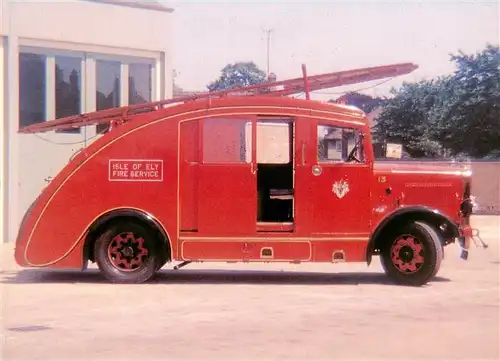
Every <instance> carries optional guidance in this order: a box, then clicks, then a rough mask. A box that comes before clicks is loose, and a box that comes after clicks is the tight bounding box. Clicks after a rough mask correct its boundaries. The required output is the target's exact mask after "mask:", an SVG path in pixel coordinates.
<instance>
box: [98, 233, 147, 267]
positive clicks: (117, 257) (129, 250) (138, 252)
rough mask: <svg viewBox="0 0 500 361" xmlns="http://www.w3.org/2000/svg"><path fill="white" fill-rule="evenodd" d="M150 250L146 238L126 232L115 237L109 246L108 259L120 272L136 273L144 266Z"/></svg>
mask: <svg viewBox="0 0 500 361" xmlns="http://www.w3.org/2000/svg"><path fill="white" fill-rule="evenodd" d="M147 255H148V250H147V249H146V247H145V246H144V238H142V237H138V236H136V235H135V234H134V233H132V232H124V233H120V234H118V235H117V236H116V237H114V238H113V239H112V240H111V242H110V243H109V246H108V257H109V260H110V261H111V263H112V264H113V266H114V267H115V268H117V269H119V270H120V271H134V270H136V269H138V268H139V267H141V266H142V265H143V264H144V261H145V259H146V257H147Z"/></svg>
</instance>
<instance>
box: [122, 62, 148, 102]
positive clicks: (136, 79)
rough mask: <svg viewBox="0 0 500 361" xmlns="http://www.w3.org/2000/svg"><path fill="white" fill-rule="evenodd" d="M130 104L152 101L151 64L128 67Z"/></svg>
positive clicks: (133, 64) (136, 64)
mask: <svg viewBox="0 0 500 361" xmlns="http://www.w3.org/2000/svg"><path fill="white" fill-rule="evenodd" d="M128 73H129V78H128V79H129V80H128V91H129V95H128V103H129V105H133V104H143V103H148V102H150V101H151V99H152V96H151V94H152V82H151V73H152V65H151V64H145V63H144V64H141V63H131V64H129V66H128Z"/></svg>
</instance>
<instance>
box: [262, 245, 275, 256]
mask: <svg viewBox="0 0 500 361" xmlns="http://www.w3.org/2000/svg"><path fill="white" fill-rule="evenodd" d="M260 257H261V258H273V249H272V247H262V248H261V249H260Z"/></svg>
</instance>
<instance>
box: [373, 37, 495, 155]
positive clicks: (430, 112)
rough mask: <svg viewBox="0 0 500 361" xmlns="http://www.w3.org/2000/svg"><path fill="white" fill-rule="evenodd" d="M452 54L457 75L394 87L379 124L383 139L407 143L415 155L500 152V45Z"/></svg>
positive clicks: (377, 135)
mask: <svg viewBox="0 0 500 361" xmlns="http://www.w3.org/2000/svg"><path fill="white" fill-rule="evenodd" d="M450 58H451V59H450V60H451V61H453V62H454V63H455V65H456V71H455V72H454V73H453V74H452V75H450V76H446V77H440V78H437V79H434V80H430V81H421V82H418V83H413V84H403V86H402V87H401V88H400V89H398V90H397V91H396V90H392V94H393V98H391V99H390V100H389V101H388V103H387V105H386V106H385V108H384V110H383V111H382V113H381V114H380V115H379V117H378V118H377V122H376V125H375V127H374V135H375V138H376V139H377V140H378V141H391V142H401V143H403V145H404V148H405V150H406V151H407V152H408V153H409V154H410V155H411V156H412V157H437V156H444V155H451V156H462V155H465V156H471V157H476V158H482V157H487V156H493V155H495V154H499V153H500V51H499V48H498V47H494V46H491V45H488V46H487V47H486V48H485V49H484V50H483V51H481V52H478V53H476V54H473V55H467V54H464V53H462V52H460V53H459V54H458V55H451V57H450Z"/></svg>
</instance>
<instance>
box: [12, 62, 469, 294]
mask: <svg viewBox="0 0 500 361" xmlns="http://www.w3.org/2000/svg"><path fill="white" fill-rule="evenodd" d="M414 69H416V66H415V65H413V64H396V65H390V66H381V67H373V68H364V69H358V70H350V71H343V72H337V73H330V74H322V75H316V76H310V77H308V76H307V74H306V69H305V66H303V69H302V70H303V77H300V78H296V79H291V80H285V81H278V82H273V83H267V84H261V85H255V86H250V87H246V88H241V89H231V90H227V91H220V92H212V93H201V94H198V95H191V96H188V97H182V98H176V99H170V100H165V101H158V102H152V103H148V104H143V105H136V106H129V107H122V108H114V109H109V110H105V111H100V112H94V113H88V114H82V115H78V116H73V117H69V118H64V119H56V120H52V121H48V122H44V123H39V124H34V125H31V126H28V127H25V128H23V129H21V130H20V132H21V133H35V132H47V131H54V130H57V129H70V128H75V127H82V126H88V125H95V124H109V125H110V127H109V131H108V132H107V133H106V134H104V135H103V136H102V137H100V138H98V139H96V140H95V141H94V142H93V143H91V144H90V145H88V146H87V147H86V148H85V149H84V150H82V151H81V152H80V153H78V154H77V155H76V156H75V157H73V158H72V159H71V160H70V161H69V163H68V164H67V165H66V166H65V167H64V168H63V169H62V170H61V171H60V173H59V174H58V175H57V176H56V177H55V178H54V179H53V180H52V181H51V182H50V183H49V184H48V186H47V187H46V188H45V189H44V190H43V191H42V192H41V194H40V195H39V197H38V198H37V199H36V200H35V201H34V202H33V204H32V205H31V207H30V208H29V210H28V211H27V212H26V214H25V216H24V219H23V220H22V223H21V226H20V229H19V233H18V238H17V244H16V250H15V258H16V261H17V263H18V264H19V265H21V266H24V267H49V268H77V269H82V270H83V269H85V268H86V265H87V264H88V262H89V261H91V262H96V263H97V265H98V267H99V268H100V270H101V272H102V274H103V275H104V276H105V277H106V278H107V279H108V280H109V281H111V282H116V283H140V282H145V281H147V280H148V279H150V278H151V277H152V276H153V275H154V274H155V273H156V272H157V271H158V270H159V269H160V268H162V267H163V266H164V265H165V264H166V263H168V262H181V263H180V264H178V265H177V266H175V267H174V268H176V269H177V268H180V267H183V266H185V265H186V264H188V263H190V262H193V261H194V262H201V261H218V262H220V261H223V262H238V261H240V262H294V263H299V262H340V261H345V262H367V263H368V264H370V262H371V258H372V255H375V254H379V255H380V258H381V261H382V264H383V266H384V269H385V272H386V273H387V275H388V276H389V277H390V278H391V279H392V280H393V281H395V282H397V283H402V284H411V285H422V284H425V283H427V282H428V281H429V280H431V279H432V278H433V277H434V276H435V275H436V273H437V271H438V269H439V267H440V264H441V259H442V258H443V248H444V246H445V245H448V244H449V243H451V242H455V241H456V240H457V239H458V240H459V241H461V244H463V246H464V248H465V249H466V248H468V242H465V240H467V235H469V234H470V232H471V230H470V226H468V223H469V222H468V219H469V216H470V214H471V212H472V211H471V203H470V200H469V196H470V172H468V171H466V170H461V169H453V168H450V167H443V166H436V165H432V166H426V167H424V166H415V165H411V164H408V163H406V164H403V163H398V162H393V163H387V162H375V161H374V154H373V147H372V138H371V134H370V127H369V124H368V121H367V119H366V117H365V114H364V113H363V112H362V111H360V110H359V109H357V108H354V107H349V106H346V105H341V104H331V103H323V102H318V101H313V100H310V99H309V94H310V92H311V91H314V90H318V89H324V88H332V87H335V86H340V85H347V84H354V83H359V82H361V81H368V80H375V79H379V78H386V77H392V76H396V75H400V74H407V73H409V72H411V71H413V70H414ZM301 92H302V93H305V97H306V99H297V98H292V97H288V95H292V94H298V93H301ZM396 152H397V149H396ZM82 190H85V191H82Z"/></svg>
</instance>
